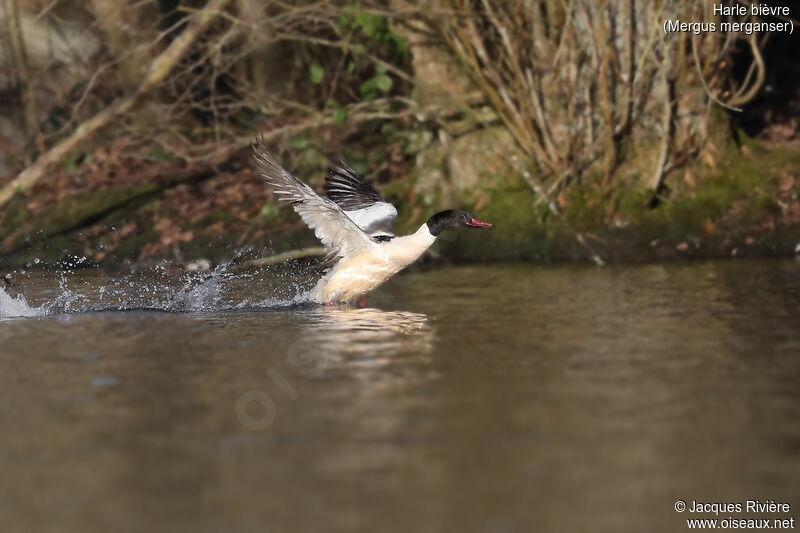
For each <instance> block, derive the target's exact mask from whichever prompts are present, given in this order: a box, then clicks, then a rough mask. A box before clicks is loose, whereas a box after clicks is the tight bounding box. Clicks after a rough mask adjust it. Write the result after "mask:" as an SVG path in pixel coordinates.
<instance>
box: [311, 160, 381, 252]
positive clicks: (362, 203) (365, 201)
mask: <svg viewBox="0 0 800 533" xmlns="http://www.w3.org/2000/svg"><path fill="white" fill-rule="evenodd" d="M325 194H326V195H327V197H328V198H330V199H331V200H333V201H334V202H335V203H336V204H337V205H338V206H339V207H341V208H342V210H344V212H345V214H346V215H347V216H348V217H350V219H351V220H352V221H353V222H355V223H356V225H357V226H358V227H359V228H361V229H362V230H363V231H364V233H366V234H367V235H369V236H370V237H373V238H378V239H380V238H387V237H388V238H391V237H394V219H395V218H397V209H395V207H394V206H393V205H392V204H390V203H389V202H388V201H387V200H386V198H384V197H383V196H381V193H379V192H378V191H377V190H376V189H375V187H373V186H372V185H370V184H369V183H367V182H366V181H365V180H364V178H362V177H361V176H359V175H358V172H356V171H355V170H353V168H352V167H351V166H350V165H348V164H347V162H346V161H345V160H344V158H343V157H341V156H339V158H338V159H337V161H336V164H335V165H334V166H333V167H331V168H329V169H328V175H327V176H326V177H325Z"/></svg>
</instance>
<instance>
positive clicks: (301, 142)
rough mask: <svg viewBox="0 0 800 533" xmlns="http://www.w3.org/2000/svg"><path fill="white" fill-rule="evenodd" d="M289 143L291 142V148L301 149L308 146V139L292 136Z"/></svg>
mask: <svg viewBox="0 0 800 533" xmlns="http://www.w3.org/2000/svg"><path fill="white" fill-rule="evenodd" d="M289 144H291V145H292V148H294V149H295V150H302V149H303V148H305V147H306V146H308V141H307V140H306V139H304V138H303V137H292V138H291V139H290V140H289Z"/></svg>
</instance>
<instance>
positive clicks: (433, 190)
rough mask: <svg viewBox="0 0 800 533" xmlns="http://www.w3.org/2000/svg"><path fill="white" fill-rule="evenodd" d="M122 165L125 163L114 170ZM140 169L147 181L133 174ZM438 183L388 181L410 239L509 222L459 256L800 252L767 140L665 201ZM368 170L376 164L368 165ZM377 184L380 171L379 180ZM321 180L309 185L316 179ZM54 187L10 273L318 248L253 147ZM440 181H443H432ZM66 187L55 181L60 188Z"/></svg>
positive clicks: (727, 154) (519, 180)
mask: <svg viewBox="0 0 800 533" xmlns="http://www.w3.org/2000/svg"><path fill="white" fill-rule="evenodd" d="M115 164H116V165H117V167H119V168H117V167H115ZM325 164H326V160H325V158H324V157H322V156H321V155H320V154H319V153H316V152H313V151H308V150H306V151H305V152H302V153H301V155H300V157H299V159H298V160H297V161H296V162H295V163H294V166H293V168H297V169H299V170H297V173H298V174H299V175H301V176H303V177H306V176H310V179H309V182H310V183H312V185H314V186H315V187H317V188H319V185H320V183H321V178H322V176H324V167H325ZM122 167H124V169H125V172H126V173H127V175H133V174H135V175H136V179H135V180H130V182H129V181H128V180H126V179H125V177H124V176H125V175H124V174H123V172H122V170H121V168H122ZM490 168H499V169H501V170H500V172H497V173H493V174H492V175H491V176H489V175H485V176H484V175H481V176H478V177H479V178H480V179H479V180H478V184H475V185H474V186H469V187H463V186H460V185H461V184H459V183H458V182H457V181H456V180H455V178H456V177H455V176H439V177H438V179H436V180H432V179H431V176H430V172H431V171H430V169H429V168H425V167H424V166H423V167H420V166H417V167H415V168H410V167H406V168H405V169H404V170H405V171H404V172H402V173H401V172H400V171H398V170H394V171H393V172H388V173H383V174H381V173H378V174H377V178H378V181H379V182H380V183H378V186H379V188H380V189H381V191H382V192H383V194H384V195H385V196H386V197H387V198H388V199H389V200H391V201H392V202H394V203H395V204H396V205H397V206H398V210H399V212H400V216H399V217H398V220H397V227H396V229H397V231H398V233H400V234H401V233H405V232H410V231H413V230H415V229H416V228H417V227H419V225H420V224H422V223H424V222H425V220H426V219H427V217H428V216H429V214H431V213H434V212H436V211H438V210H441V209H446V208H452V207H459V208H465V209H469V210H471V211H472V212H473V213H474V214H475V215H476V216H478V217H480V218H482V219H486V220H489V221H491V222H493V223H494V224H495V225H496V230H495V231H493V232H485V233H482V232H481V233H479V232H474V233H473V232H451V233H450V234H449V235H448V234H445V235H444V236H443V237H442V238H441V239H440V242H439V243H438V244H437V248H436V249H435V250H434V257H436V256H437V255H441V256H442V257H446V258H447V260H449V261H454V262H468V261H507V260H524V261H539V262H555V261H589V260H591V257H592V255H593V254H595V255H597V256H599V257H600V258H602V260H603V261H604V262H650V261H659V260H669V259H674V258H684V257H685V258H712V257H715V258H716V257H764V256H791V255H795V254H797V253H800V174H798V170H797V169H798V168H800V153H798V152H796V151H791V150H786V149H781V148H767V147H765V146H764V145H762V144H759V143H757V142H755V141H751V140H746V139H745V140H744V141H743V142H742V144H741V145H739V146H734V145H733V144H731V146H728V147H726V149H725V150H724V151H722V150H721V151H720V155H718V156H717V157H716V158H705V159H704V158H698V160H697V161H695V162H692V163H690V164H687V165H686V166H685V167H684V168H681V169H677V170H675V171H673V173H672V175H670V177H669V179H668V180H667V182H666V183H667V188H666V189H665V191H664V192H663V193H662V194H661V195H659V197H658V198H657V202H656V203H657V204H658V205H655V206H654V202H653V196H652V194H651V193H650V192H649V191H647V190H644V189H641V188H636V187H631V186H630V184H629V183H628V180H630V181H633V180H636V179H638V176H637V175H636V172H637V170H636V168H635V167H631V168H628V169H623V170H622V171H621V172H620V178H619V180H617V181H615V183H613V184H612V185H610V186H608V187H606V188H602V187H600V186H598V185H597V183H598V182H597V180H587V183H590V185H582V184H580V183H577V184H572V185H571V186H570V187H569V188H568V189H567V190H566V191H565V192H562V193H561V194H558V195H555V196H554V197H552V198H547V199H545V198H543V197H541V196H540V195H537V193H536V192H534V190H533V189H532V188H531V186H530V185H529V183H528V182H526V181H525V179H523V176H522V175H521V173H520V172H517V171H515V169H514V168H512V167H511V166H510V165H505V166H503V165H499V166H498V165H495V167H490ZM362 169H363V171H365V174H366V173H367V172H366V171H368V170H369V168H368V167H366V166H364V165H362ZM373 177H375V176H373ZM307 179H308V178H307ZM53 182H54V183H52V182H51V183H50V184H48V185H47V186H46V187H45V186H43V187H40V188H34V189H31V190H29V191H26V192H25V193H22V194H20V195H18V196H17V197H16V198H15V199H14V200H13V201H12V202H11V203H10V204H9V205H8V206H6V208H5V209H4V210H3V213H2V214H0V243H2V250H3V251H2V253H1V254H0V267H2V268H3V269H13V268H19V267H24V266H26V265H27V266H29V265H32V264H34V263H36V262H37V260H38V262H39V263H42V264H55V263H59V262H63V261H67V260H69V259H70V258H73V257H85V258H86V259H85V260H84V264H101V265H103V264H105V265H113V264H120V263H130V262H158V261H163V260H167V261H171V262H181V263H185V264H189V263H192V262H196V261H198V260H203V259H205V260H207V261H208V262H209V263H212V264H213V263H219V262H225V261H227V260H229V259H230V258H231V257H233V256H234V254H235V253H236V251H237V250H240V249H242V248H249V249H251V252H250V253H249V254H248V255H250V256H262V257H268V256H272V255H275V254H280V253H284V252H286V251H290V250H296V249H299V248H305V247H309V246H311V247H313V246H317V245H318V242H317V241H316V239H315V238H314V236H313V234H312V233H311V232H310V231H308V230H307V229H306V228H305V226H304V225H303V224H302V222H301V221H300V220H299V217H297V216H296V214H295V213H294V212H293V211H292V210H291V208H289V207H287V206H283V205H279V204H277V203H275V202H273V201H272V198H271V193H270V191H268V190H267V189H266V188H265V187H264V186H263V184H262V183H261V180H260V178H259V177H258V176H256V175H255V174H254V172H253V171H252V169H251V168H250V164H249V153H248V150H247V148H243V149H242V150H240V151H239V152H236V153H235V154H234V155H233V156H232V157H231V159H230V160H229V161H228V162H227V163H226V165H224V166H223V167H221V168H217V169H211V168H206V167H204V166H202V165H186V164H179V163H177V162H171V161H168V160H167V161H157V162H153V161H149V162H148V161H147V160H146V159H143V158H137V157H136V154H135V153H134V154H130V155H129V156H128V157H125V158H122V159H119V160H118V161H116V163H115V162H114V161H111V160H108V159H107V160H103V159H101V158H96V159H91V158H84V159H83V160H82V161H79V162H73V163H72V165H71V166H70V167H69V168H65V169H64V170H62V171H61V173H60V174H57V175H56V176H54V177H53ZM431 182H432V183H433V184H432V185H431ZM54 185H55V186H54Z"/></svg>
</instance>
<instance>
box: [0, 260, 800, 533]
mask: <svg viewBox="0 0 800 533" xmlns="http://www.w3.org/2000/svg"><path fill="white" fill-rule="evenodd" d="M798 274H800V263H797V262H793V261H788V262H777V261H775V262H724V263H696V264H691V265H678V264H673V265H653V266H643V267H608V268H603V269H597V268H591V267H574V266H564V267H555V268H550V267H548V268H543V267H535V266H527V265H518V266H491V267H464V268H456V269H442V270H436V271H432V272H427V273H423V274H418V275H414V276H413V278H412V279H408V278H400V279H399V280H398V282H397V283H393V284H390V285H389V286H387V288H386V289H385V291H383V292H382V293H381V294H380V298H378V299H376V300H375V301H372V300H371V302H370V303H371V304H372V305H376V306H378V307H381V309H377V308H367V309H327V308H319V307H316V306H306V307H303V306H297V305H294V304H292V305H289V303H291V301H292V300H293V299H294V298H295V296H296V295H297V294H299V292H298V290H296V289H294V288H292V289H289V290H284V291H282V292H281V294H280V295H277V296H276V295H275V294H274V289H272V288H269V287H264V286H262V283H263V284H265V285H268V283H266V282H264V281H263V280H262V278H261V277H259V276H258V275H254V276H255V277H251V278H226V279H224V280H223V281H222V283H221V285H217V288H216V289H214V290H213V291H210V289H208V287H209V285H205V287H206V288H205V289H200V290H199V291H195V295H198V294H201V293H202V294H214V295H215V296H214V297H213V298H211V299H207V300H205V302H206V304H204V306H203V307H200V309H206V311H205V312H193V313H164V312H152V311H136V312H118V313H107V312H83V313H77V314H63V313H55V314H53V312H52V309H53V308H52V307H48V305H49V304H50V303H52V301H53V300H54V299H57V298H61V299H62V300H61V301H62V302H65V301H68V300H69V301H71V302H72V303H71V305H73V306H74V307H75V308H79V309H80V310H83V311H87V310H89V309H92V308H94V309H101V308H104V307H102V306H99V307H93V306H98V303H102V302H101V301H100V300H99V299H98V298H97V294H98V291H99V289H100V288H101V287H103V286H106V285H108V278H107V277H105V276H102V275H97V274H92V275H87V276H85V277H76V278H71V279H69V280H68V283H67V284H66V286H64V285H63V284H62V286H61V287H59V284H58V282H57V280H51V279H43V280H29V281H27V282H26V281H25V280H21V281H19V282H18V285H17V287H16V288H17V291H18V292H21V293H22V294H23V295H24V296H25V297H26V298H27V302H28V303H29V304H30V306H28V307H29V308H31V309H46V310H48V313H50V314H46V315H45V316H40V317H35V318H15V319H8V318H7V319H5V320H3V321H0V390H2V391H3V392H2V394H3V402H1V403H0V421H1V422H0V423H2V427H0V480H2V481H0V521H1V523H3V524H4V527H3V530H4V531H5V530H8V531H66V532H73V531H74V532H83V531H142V530H147V531H192V532H213V531H220V530H228V531H237V532H238V531H265V530H266V531H320V530H326V531H352V530H364V531H409V530H411V531H486V532H495V531H498V532H505V531H531V530H539V531H680V530H683V529H684V528H685V527H686V525H685V522H682V521H681V520H682V519H684V518H686V517H685V516H681V515H678V514H677V513H676V512H675V511H674V510H673V509H672V506H673V504H674V502H675V500H677V499H679V498H681V499H685V500H687V501H691V500H693V499H697V500H707V501H741V500H744V499H748V498H761V499H762V500H763V499H767V498H773V499H776V500H781V501H789V502H790V503H791V504H792V508H793V509H799V508H800V489H798V485H797V483H796V480H797V478H798V475H799V474H800V426H798V425H797V424H796V423H795V421H796V420H797V417H798V415H800V402H799V401H798V400H800V392H798V391H800V388H798V386H797V385H798V382H800V359H799V358H798V354H800V328H798V326H800V275H798ZM117 281H119V280H117ZM206 281H207V280H206ZM409 281H413V282H409ZM126 283H127V282H126ZM203 283H204V282H201V283H199V284H198V285H197V286H202V284H203ZM111 285H114V284H113V283H112V284H111ZM160 285H161V286H163V285H164V284H160ZM114 286H116V287H117V288H118V292H117V295H116V296H115V297H116V298H120V299H121V300H122V301H124V302H127V303H129V304H130V303H132V302H133V301H134V300H135V298H134V296H135V295H132V294H130V292H125V291H123V290H122V289H121V288H120V285H114ZM152 286H153V285H151V287H152ZM180 288H181V286H180V284H178V285H177V289H180ZM65 289H66V290H69V291H72V292H73V293H74V294H80V295H82V296H81V298H80V299H79V298H78V297H77V296H70V297H66V296H64V294H65V292H64V290H65ZM192 290H193V289H189V291H188V292H191V291H192ZM203 291H206V292H203ZM208 291H210V292H208ZM185 292H186V291H185ZM177 293H178V292H177V291H176V292H173V293H171V294H177ZM163 294H166V291H165V292H163V293H162V295H163ZM16 295H17V293H16V292H11V291H9V292H8V293H7V294H6V297H7V298H8V299H12V298H13V300H14V302H12V303H10V304H8V305H9V306H11V305H16V306H19V305H21V304H20V300H17V296H16ZM0 297H2V295H1V294H0ZM159 297H161V296H159ZM70 298H71V300H70ZM267 298H272V300H270V301H271V302H273V303H275V302H277V303H279V304H280V305H262V306H261V309H253V307H258V305H257V304H258V303H260V302H264V301H265V300H266V299H267ZM135 301H138V302H145V303H147V302H151V303H152V302H154V301H168V298H166V296H164V297H163V299H162V300H158V298H155V299H153V298H151V299H149V300H148V299H147V298H145V297H144V296H142V297H141V298H140V299H139V300H135ZM105 302H106V303H108V302H109V298H108V297H107V295H106V299H105ZM243 302H247V305H240V304H242V303H243ZM254 302H255V303H254ZM0 303H1V301H0ZM26 305H27V304H26ZM143 307H148V306H143ZM242 398H244V401H243V400H242ZM259 422H260V423H261V424H260V425H259V424H258V423H259ZM254 424H255V425H254ZM248 427H250V428H251V429H248ZM793 512H794V511H793ZM790 515H791V513H790ZM794 516H796V517H797V518H800V516H797V514H796V512H795V513H794Z"/></svg>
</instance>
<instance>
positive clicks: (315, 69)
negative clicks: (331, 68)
mask: <svg viewBox="0 0 800 533" xmlns="http://www.w3.org/2000/svg"><path fill="white" fill-rule="evenodd" d="M310 74H311V83H316V84H319V83H320V82H322V78H324V77H325V70H324V69H323V68H322V67H321V66H320V65H318V64H316V63H314V64H313V65H311V69H310Z"/></svg>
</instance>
